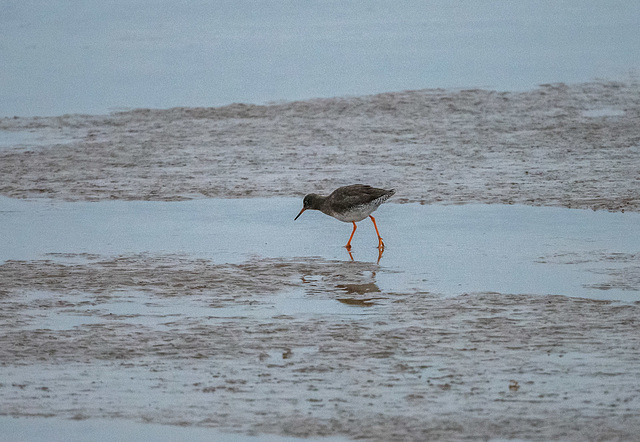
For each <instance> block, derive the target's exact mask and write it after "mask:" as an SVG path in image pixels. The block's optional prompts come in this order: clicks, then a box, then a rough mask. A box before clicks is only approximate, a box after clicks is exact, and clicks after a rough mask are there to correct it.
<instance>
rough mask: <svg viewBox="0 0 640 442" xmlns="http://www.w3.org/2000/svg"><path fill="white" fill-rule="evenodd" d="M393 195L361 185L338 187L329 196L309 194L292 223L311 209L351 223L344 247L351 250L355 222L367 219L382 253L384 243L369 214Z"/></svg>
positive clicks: (392, 192)
mask: <svg viewBox="0 0 640 442" xmlns="http://www.w3.org/2000/svg"><path fill="white" fill-rule="evenodd" d="M394 193H396V191H395V190H394V189H391V190H384V189H376V188H375V187H371V186H365V185H363V184H352V185H351V186H344V187H340V188H338V189H336V190H334V191H333V192H332V193H331V195H329V196H322V195H317V194H315V193H310V194H309V195H307V196H305V197H304V200H303V201H302V210H301V211H300V213H298V216H296V217H295V218H294V221H295V220H296V219H298V217H299V216H300V215H302V212H304V211H305V210H307V209H311V210H319V211H321V212H322V213H325V214H327V215H329V216H332V217H334V218H335V219H338V220H340V221H343V222H345V223H353V231H352V232H351V236H350V237H349V241H348V242H347V245H346V246H345V247H346V248H347V250H351V240H352V239H353V234H354V233H356V228H357V227H356V221H362V220H363V219H365V218H366V217H369V218H371V221H373V227H375V229H376V234H377V235H378V249H379V250H380V251H382V250H383V249H384V243H383V242H382V238H381V237H380V232H378V226H377V225H376V220H375V218H374V217H372V216H371V214H372V213H373V212H374V211H375V210H376V209H377V208H378V207H379V206H380V204H382V203H384V202H385V201H386V200H388V199H389V198H390V197H391V196H392V195H393V194H394Z"/></svg>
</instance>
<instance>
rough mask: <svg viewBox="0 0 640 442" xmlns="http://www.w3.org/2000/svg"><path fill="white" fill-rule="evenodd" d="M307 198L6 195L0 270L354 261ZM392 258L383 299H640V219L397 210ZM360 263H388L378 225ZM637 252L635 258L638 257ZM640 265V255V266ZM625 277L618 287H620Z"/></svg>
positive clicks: (344, 231) (365, 231) (559, 211)
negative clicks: (159, 258)
mask: <svg viewBox="0 0 640 442" xmlns="http://www.w3.org/2000/svg"><path fill="white" fill-rule="evenodd" d="M300 205H301V203H300V201H299V200H298V199H291V198H264V199H261V198H255V199H248V200H247V199H229V200H214V199H207V200H195V201H185V202H175V203H166V202H140V201H129V202H123V201H113V202H101V203H84V202H74V203H63V202H55V203H51V202H46V201H22V200H12V199H8V198H0V219H1V220H2V226H3V230H4V231H5V232H7V234H5V235H3V237H2V239H1V240H0V262H2V261H6V260H36V259H43V258H46V259H56V257H57V258H58V259H60V258H62V257H63V256H60V255H48V254H82V253H88V254H98V255H102V256H117V255H130V254H139V253H146V254H151V255H153V254H186V255H189V256H191V257H197V258H203V259H207V260H211V261H212V262H214V263H216V264H223V263H232V264H239V263H242V262H244V261H246V260H248V259H251V258H255V257H259V258H278V259H292V260H295V259H296V258H300V259H302V260H304V259H307V258H309V257H319V258H322V259H325V260H329V261H337V262H341V261H349V260H350V256H349V254H348V252H347V251H346V250H345V249H344V247H342V246H343V245H344V243H346V240H347V239H348V237H349V234H350V233H351V226H350V225H349V224H346V223H341V222H338V221H336V220H334V219H332V218H329V217H327V216H325V215H323V214H321V213H320V212H307V213H305V214H304V215H303V216H302V217H300V218H299V219H298V220H297V221H295V222H294V221H293V217H294V216H295V215H296V214H297V212H298V210H299V206H300ZM376 215H377V216H378V218H377V219H378V220H379V225H380V230H381V234H382V236H383V238H384V239H385V242H386V245H387V246H386V249H385V251H384V254H383V256H382V258H381V260H380V267H379V268H377V272H376V275H375V277H372V282H375V284H376V285H377V286H378V287H379V288H380V290H383V291H406V290H423V291H429V292H433V293H438V294H441V295H444V296H455V295H459V294H462V293H469V292H491V291H493V292H501V293H523V294H561V295H566V296H576V297H584V298H589V299H600V300H602V299H608V300H622V301H628V302H629V301H635V300H638V297H637V296H638V293H637V291H638V281H637V275H636V277H635V278H636V279H635V280H634V279H633V278H632V277H633V274H631V273H630V274H629V278H628V279H627V280H624V279H623V280H618V279H619V278H618V279H616V278H614V275H615V274H617V273H619V272H621V271H624V270H625V269H629V268H630V267H632V266H633V265H634V264H635V262H636V261H637V253H638V251H639V250H640V214H637V213H609V212H605V211H597V212H594V211H591V210H573V209H563V208H547V207H529V206H517V205H514V206H503V205H460V206H452V205H449V206H445V205H440V206H438V205H435V206H433V205H432V206H426V205H418V204H402V205H398V204H387V205H385V206H382V208H381V209H379V211H378V212H376ZM358 225H359V227H358V230H357V232H356V234H355V236H354V239H353V242H352V244H353V249H352V255H353V258H354V259H355V260H356V261H362V262H370V263H374V262H377V259H378V251H377V248H376V245H377V240H376V238H375V232H374V230H373V226H372V224H371V222H370V221H369V220H365V221H363V222H361V223H359V224H358ZM634 254H636V255H634ZM634 256H636V258H634ZM614 280H615V281H614Z"/></svg>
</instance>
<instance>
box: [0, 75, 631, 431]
mask: <svg viewBox="0 0 640 442" xmlns="http://www.w3.org/2000/svg"><path fill="white" fill-rule="evenodd" d="M639 102H640V94H638V85H632V84H620V83H609V82H602V83H590V84H584V85H575V86H565V85H548V86H543V87H541V88H540V89H538V90H535V91H531V92H526V93H500V92H491V91H480V90H474V91H441V90H437V91H419V92H403V93H390V94H383V95H379V96H371V97H356V98H344V99H332V100H314V101H309V102H297V103H285V104H275V105H272V106H248V105H233V106H228V107H225V108H217V109H170V110H137V111H131V112H125V113H118V114H113V115H108V116H78V115H75V116H64V117H59V118H17V119H3V120H0V127H1V128H2V130H4V131H8V132H10V133H11V138H10V137H9V136H6V138H5V139H9V138H10V140H11V141H9V142H6V143H5V145H4V146H3V147H0V193H2V194H3V195H5V196H9V197H12V198H20V199H26V200H22V201H21V200H16V199H7V198H2V199H0V219H1V220H2V226H3V230H4V232H3V233H5V234H6V235H4V236H3V238H2V239H1V240H0V245H1V246H2V247H0V249H1V250H2V252H1V253H3V255H2V257H1V258H0V259H1V261H0V281H2V285H1V286H0V303H1V304H2V309H0V375H1V376H0V398H1V399H0V403H1V404H2V405H1V408H0V414H1V415H8V416H40V417H49V418H52V419H54V422H58V420H59V419H73V420H85V419H87V420H92V419H98V418H107V419H113V422H114V425H116V424H117V422H121V421H122V420H127V421H135V422H146V423H154V424H165V425H177V426H181V427H185V428H191V427H193V428H198V429H201V428H214V429H216V431H217V430H223V431H233V432H241V433H246V434H258V435H260V434H270V435H276V436H296V437H314V436H335V437H345V438H354V439H355V438H361V439H370V440H428V439H438V440H461V439H492V438H493V439H525V440H528V439H535V440H541V439H542V440H550V439H553V440H557V439H562V440H585V439H590V440H637V438H638V436H637V435H638V434H639V433H640V415H639V414H638V412H637V410H638V409H640V388H639V387H638V382H637V379H638V378H639V377H640V368H639V367H640V364H639V362H640V322H639V321H638V313H639V310H638V309H639V308H640V301H639V298H638V293H640V269H639V266H638V263H639V261H640V260H639V259H638V253H640V245H639V244H638V238H640V232H639V231H638V226H639V225H640V223H638V222H637V218H638V216H639V214H638V213H634V212H637V211H638V208H639V184H640V181H639V178H640V172H639V171H638V170H639V169H638V167H637V161H638V155H640V152H639V150H638V149H639V145H640V129H638V127H640V126H639V125H638V123H639V122H640V119H639V116H640V115H639V114H640V107H639V106H638V104H639ZM25 131H26V132H28V133H29V134H28V135H26V134H25ZM43 133H45V134H52V133H55V134H57V135H56V137H54V139H55V143H54V144H53V145H49V144H47V143H46V142H45V141H43V139H42V137H41V134H43ZM39 134H40V135H39ZM48 136H49V135H47V136H46V137H45V139H46V138H47V137H48ZM0 140H1V139H0ZM16 140H18V141H17V142H16ZM357 181H363V182H370V183H371V184H376V185H380V186H385V187H395V188H396V189H398V194H397V196H396V197H394V199H393V201H394V202H395V203H406V204H400V205H399V204H391V201H390V202H389V203H387V204H385V205H383V206H382V207H381V208H380V209H379V211H378V212H376V213H377V214H378V215H377V219H378V223H379V227H380V229H381V233H382V235H383V237H384V238H385V241H386V242H387V250H386V251H385V253H384V255H383V256H382V258H381V259H380V262H379V263H377V262H376V261H377V259H376V258H377V256H376V255H377V252H376V251H375V247H373V246H374V245H375V241H374V240H375V236H374V233H373V231H372V227H371V226H370V225H366V224H364V225H362V227H360V228H359V229H358V232H357V233H356V237H355V238H354V255H355V261H351V260H350V259H349V256H348V255H347V253H346V251H345V250H344V248H342V245H343V243H344V242H345V241H346V239H347V237H348V234H349V231H350V228H348V226H347V225H346V224H342V223H339V222H337V221H335V220H332V219H330V218H327V217H323V216H321V215H319V214H310V216H309V217H305V218H304V219H303V218H301V219H299V220H298V221H296V222H295V223H293V221H292V218H293V216H295V214H296V213H297V211H298V210H299V205H300V204H301V200H300V199H299V198H295V199H293V198H279V196H287V197H291V196H295V195H298V196H299V195H302V194H304V193H306V192H309V191H318V190H319V191H327V190H330V189H331V188H333V187H335V186H338V185H341V184H347V183H351V182H357ZM256 197H270V198H271V199H263V198H256ZM276 197H278V198H276ZM219 198H242V199H240V200H219ZM112 199H115V200H118V201H107V200H112ZM140 200H153V201H155V202H154V203H149V202H147V203H145V202H143V201H140ZM188 200H191V201H188ZM176 201H179V202H176ZM225 201H226V202H225ZM269 201H271V203H270V202H269ZM433 203H439V204H438V205H437V206H435V207H434V206H431V204H433ZM461 203H481V204H482V205H475V204H474V205H468V206H460V207H458V206H457V205H458V204H461ZM488 203H490V204H494V203H502V204H512V203H519V204H526V205H529V206H556V207H558V206H559V207H573V208H580V209H592V208H593V209H606V210H608V211H613V212H618V213H608V212H607V211H597V212H593V211H591V210H566V209H560V208H554V209H550V208H548V207H522V206H518V205H514V206H509V207H505V206H502V205H494V206H487V205H485V204H488ZM451 205H456V206H451ZM270 208H271V209H272V210H270ZM622 211H625V213H620V212H622ZM314 215H318V216H314ZM527 220H528V221H527ZM365 223H366V222H365ZM345 229H346V230H345ZM407 232H411V234H410V235H409V234H408V233H407ZM212 434H214V433H212Z"/></svg>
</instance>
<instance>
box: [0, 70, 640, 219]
mask: <svg viewBox="0 0 640 442" xmlns="http://www.w3.org/2000/svg"><path fill="white" fill-rule="evenodd" d="M0 130H3V131H11V132H16V131H33V132H38V131H41V132H43V133H45V134H48V135H47V136H49V137H50V138H53V139H56V137H54V136H52V135H57V136H58V137H57V138H58V139H57V140H56V141H55V143H56V144H53V145H46V144H45V145H37V146H33V145H31V146H30V145H29V143H28V142H26V143H24V144H23V145H21V146H13V147H11V148H9V149H0V194H2V195H6V196H10V197H14V198H34V197H35V198H39V197H44V198H53V199H62V200H69V201H78V200H87V201H98V200H105V199H125V200H158V201H176V200H184V199H193V198H207V197H214V198H242V197H252V196H276V195H277V196H294V195H303V194H306V193H309V192H311V191H316V192H328V191H330V190H332V189H334V188H335V187H338V186H340V185H346V184H351V183H354V182H366V183H371V184H373V185H377V186H380V187H393V188H396V189H397V190H398V193H397V196H396V198H394V201H395V202H421V203H425V204H432V203H453V204H460V203H470V202H476V203H490V204H492V203H501V204H514V203H518V204H528V205H551V206H562V207H573V208H593V209H606V210H614V211H619V210H634V211H637V210H639V208H640V190H639V189H640V172H639V170H640V169H639V168H638V167H637V165H638V157H639V156H640V85H639V84H637V83H617V82H606V81H602V82H593V83H586V84H577V85H565V84H549V85H542V86H540V88H538V89H535V90H532V91H529V92H497V91H486V90H462V91H447V90H439V89H436V90H422V91H406V92H394V93H386V94H379V95H372V96H365V97H352V98H335V99H318V100H309V101H302V102H292V103H283V104H273V105H268V106H259V105H244V104H235V105H230V106H225V107H220V108H174V109H167V110H150V109H140V110H133V111H129V112H121V113H114V114H111V115H106V116H87V115H64V116H60V117H47V118H3V119H1V120H0ZM61 138H62V139H66V141H64V142H63V141H61V140H60V139H61Z"/></svg>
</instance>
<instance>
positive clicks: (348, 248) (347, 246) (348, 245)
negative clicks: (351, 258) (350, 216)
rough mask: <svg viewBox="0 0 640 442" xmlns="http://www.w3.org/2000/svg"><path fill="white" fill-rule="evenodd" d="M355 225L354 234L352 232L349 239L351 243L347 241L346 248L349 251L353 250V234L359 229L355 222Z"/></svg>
mask: <svg viewBox="0 0 640 442" xmlns="http://www.w3.org/2000/svg"><path fill="white" fill-rule="evenodd" d="M351 222H352V223H353V232H351V236H350V237H349V241H347V245H346V246H345V247H346V248H347V250H351V240H352V239H353V234H354V233H356V229H357V228H358V227H357V226H356V223H355V221H351Z"/></svg>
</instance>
